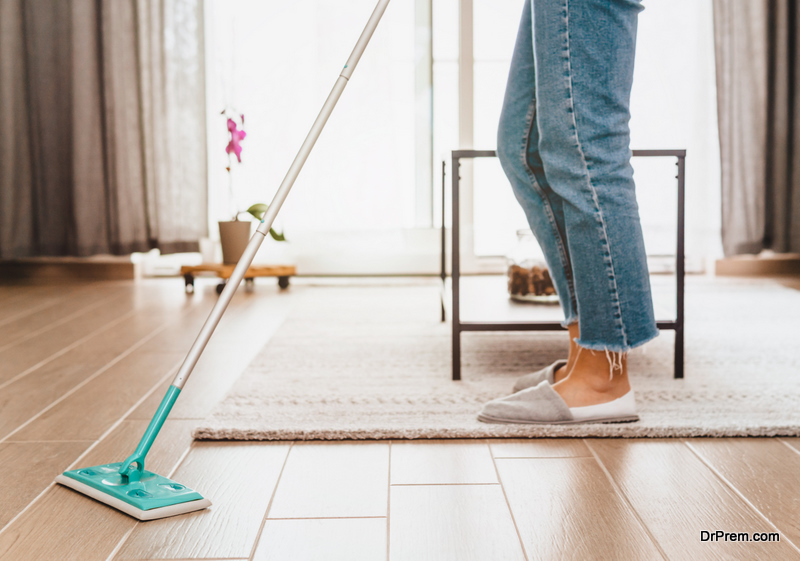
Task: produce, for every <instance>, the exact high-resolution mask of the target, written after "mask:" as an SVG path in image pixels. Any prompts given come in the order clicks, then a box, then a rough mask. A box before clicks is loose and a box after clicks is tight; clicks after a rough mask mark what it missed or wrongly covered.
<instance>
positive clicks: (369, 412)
mask: <svg viewBox="0 0 800 561" xmlns="http://www.w3.org/2000/svg"><path fill="white" fill-rule="evenodd" d="M292 291H293V295H292V298H293V300H295V302H294V307H293V310H292V312H291V313H290V315H289V317H288V318H287V320H286V322H285V323H284V325H283V326H282V327H281V328H280V330H279V332H278V333H277V334H276V335H275V336H274V337H273V338H272V339H271V340H270V342H269V343H268V344H267V345H266V346H265V347H264V348H263V349H262V350H261V352H260V353H259V355H258V356H257V357H256V358H255V359H254V361H253V362H252V363H251V364H250V366H249V367H248V368H247V370H246V371H245V372H244V373H243V374H242V376H241V378H240V379H239V380H238V381H237V382H236V383H235V384H234V386H233V388H232V389H231V391H230V392H229V394H228V395H227V397H225V398H224V399H223V400H222V402H221V403H220V404H219V405H218V406H217V407H216V409H215V410H214V411H213V412H212V414H211V415H210V416H209V417H208V418H207V419H205V420H204V421H203V422H202V423H201V425H200V426H199V427H198V428H197V429H196V430H195V433H194V436H195V438H198V439H236V440H312V439H313V440H316V439H323V440H339V439H387V438H393V439H409V438H486V437H551V436H559V437H565V436H566V437H693V436H746V435H752V436H776V435H783V436H798V435H800V292H798V291H797V290H793V289H791V288H787V287H784V286H781V285H780V284H778V283H775V282H770V281H743V280H726V281H720V280H713V281H712V280H709V279H705V278H690V279H689V283H688V292H687V303H686V317H687V320H686V322H687V323H686V339H687V343H686V378H685V379H684V380H673V379H672V341H673V335H672V332H663V333H662V335H661V336H660V337H659V338H657V339H656V340H655V341H653V342H651V343H650V344H648V345H646V346H645V347H642V348H641V349H637V350H636V351H634V352H633V353H632V354H631V357H630V360H629V368H630V371H631V373H632V383H633V386H634V389H635V390H636V395H637V402H638V404H639V409H640V415H641V421H639V422H636V423H627V424H588V425H572V426H531V425H503V424H485V423H482V422H480V421H478V420H477V419H476V413H477V412H478V410H479V409H480V407H481V404H482V403H484V402H485V401H487V400H490V399H493V398H495V397H498V396H502V395H506V394H507V393H508V392H509V390H510V388H511V386H512V385H513V382H514V380H515V378H516V377H517V376H519V375H522V374H525V373H526V372H529V371H531V370H533V369H536V368H539V367H542V366H545V365H547V364H549V363H550V362H552V361H553V360H555V359H557V358H560V357H565V356H566V350H567V339H566V336H565V334H562V333H531V332H528V333H524V332H523V333H520V332H506V333H467V334H464V335H463V358H462V361H463V376H464V380H463V381H461V382H453V381H451V380H450V379H449V377H450V326H449V324H442V323H440V322H439V321H438V320H439V317H438V316H439V303H438V299H439V292H438V288H437V287H436V286H433V285H431V284H427V285H417V286H374V285H373V286H367V285H365V286H356V287H313V286H307V287H302V286H295V287H293V288H292Z"/></svg>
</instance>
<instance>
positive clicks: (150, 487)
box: [56, 0, 389, 520]
mask: <svg viewBox="0 0 800 561" xmlns="http://www.w3.org/2000/svg"><path fill="white" fill-rule="evenodd" d="M388 4H389V0H379V2H378V5H377V6H376V7H375V10H374V11H373V12H372V15H371V16H370V18H369V21H368V22H367V25H366V27H365V28H364V31H363V32H362V33H361V36H360V37H359V39H358V42H357V43H356V46H355V47H354V48H353V52H352V53H351V54H350V58H348V59H347V63H346V64H345V65H344V68H343V69H342V72H341V74H339V77H338V78H337V80H336V83H335V84H334V86H333V89H332V90H331V93H330V94H329V95H328V98H327V99H326V100H325V104H324V105H323V106H322V110H321V111H320V112H319V115H318V116H317V119H316V120H315V121H314V124H313V125H312V127H311V130H310V131H309V133H308V135H307V136H306V139H305V140H304V141H303V144H302V146H301V147H300V150H299V151H298V152H297V156H295V158H294V161H293V162H292V165H291V166H290V167H289V171H288V172H287V173H286V176H285V177H284V179H283V181H282V182H281V185H280V187H279V188H278V191H277V193H276V194H275V197H274V198H273V199H272V202H271V203H270V205H269V207H268V209H267V211H266V212H265V213H264V216H263V217H262V219H261V223H260V224H259V226H258V228H257V229H256V232H255V234H253V237H252V238H251V239H250V242H249V243H248V245H247V248H246V249H245V251H244V254H243V255H242V257H241V259H239V262H238V263H237V265H236V268H235V269H234V270H233V274H232V275H231V278H230V280H229V281H228V282H227V284H226V285H225V289H224V290H223V291H222V293H221V294H220V295H219V299H218V300H217V302H216V304H215V305H214V308H213V309H212V310H211V313H210V314H209V316H208V319H206V321H205V323H204V324H203V327H202V329H201V330H200V334H199V335H198V336H197V339H196V340H195V342H194V344H192V347H191V349H190V350H189V353H188V354H187V356H186V358H185V359H184V361H183V364H182V365H181V367H180V369H179V370H178V373H177V375H176V376H175V379H174V381H173V382H172V385H171V386H170V387H169V389H168V390H167V393H166V395H165V396H164V399H163V400H162V401H161V405H159V406H158V409H157V410H156V413H155V415H154V416H153V419H152V420H151V421H150V424H149V425H148V427H147V430H146V431H145V433H144V435H143V436H142V440H141V441H140V442H139V445H138V446H137V447H136V451H135V452H134V453H133V454H132V455H131V456H130V457H129V458H128V459H126V460H125V461H124V462H116V463H111V464H104V465H100V466H92V467H87V468H81V469H74V470H69V471H65V472H64V473H63V474H61V475H59V476H58V477H56V482H57V483H60V484H61V485H65V486H67V487H71V488H72V489H75V490H76V491H78V492H80V493H83V494H84V495H88V496H89V497H92V498H93V499H96V500H98V501H100V502H103V503H105V504H107V505H109V506H112V507H114V508H116V509H118V510H121V511H122V512H124V513H126V514H129V515H131V516H133V517H134V518H138V519H139V520H155V519H158V518H165V517H167V516H175V515H176V514H183V513H186V512H192V511H196V510H202V509H204V508H207V507H208V506H210V505H211V501H209V500H208V499H207V498H205V497H203V496H202V495H201V494H200V493H198V492H197V491H195V490H193V489H190V488H188V487H186V486H185V485H182V484H180V483H178V482H176V481H172V480H171V479H168V478H166V477H163V476H161V475H158V474H155V473H152V472H150V471H146V470H145V469H144V466H145V461H144V460H145V456H147V452H148V451H149V450H150V447H151V446H152V445H153V442H154V441H155V439H156V436H158V433H159V431H160V430H161V427H162V426H163V424H164V421H165V420H166V418H167V416H168V415H169V412H170V410H171V409H172V406H173V405H174V404H175V400H177V399H178V395H180V393H181V389H182V388H183V386H184V384H186V380H187V379H188V378H189V375H190V374H191V373H192V370H193V369H194V366H195V364H197V361H198V360H199V358H200V355H201V354H202V353H203V350H204V349H205V347H206V344H207V343H208V340H209V339H210V338H211V335H212V333H214V329H215V328H216V327H217V324H218V323H219V320H220V318H222V314H223V313H225V309H226V308H227V307H228V304H229V303H230V301H231V298H232V297H233V294H234V292H236V289H237V288H238V287H239V284H240V283H241V282H242V278H243V277H244V274H245V272H246V271H247V269H248V267H250V264H251V263H252V261H253V258H254V257H255V255H256V252H258V248H259V247H261V243H262V242H263V241H264V238H265V237H266V235H267V233H268V232H269V230H270V228H271V227H272V223H273V222H274V220H275V217H276V216H277V214H278V211H279V210H280V208H281V205H282V204H283V202H284V200H285V199H286V196H287V195H288V194H289V190H290V189H291V188H292V185H293V184H294V181H295V179H296V178H297V176H298V174H299V173H300V170H301V169H302V168H303V164H305V161H306V159H307V158H308V155H309V153H311V149H312V148H313V147H314V144H315V143H316V141H317V138H319V135H320V133H321V132H322V129H323V128H324V127H325V123H326V122H327V121H328V117H330V115H331V112H332V111H333V108H334V107H335V106H336V102H337V101H338V100H339V97H340V96H341V95H342V91H344V87H345V86H346V85H347V82H348V80H349V79H350V76H351V75H352V74H353V71H354V70H355V67H356V64H358V61H359V59H360V58H361V55H362V54H363V52H364V49H365V48H366V47H367V43H369V40H370V38H371V37H372V34H373V32H374V31H375V28H376V27H377V25H378V22H379V21H380V19H381V17H382V16H383V13H384V11H385V10H386V6H387V5H388Z"/></svg>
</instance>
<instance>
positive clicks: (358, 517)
mask: <svg viewBox="0 0 800 561" xmlns="http://www.w3.org/2000/svg"><path fill="white" fill-rule="evenodd" d="M386 518H388V517H387V516H296V517H280V518H265V519H264V520H265V521H266V522H273V521H280V520H384V519H386Z"/></svg>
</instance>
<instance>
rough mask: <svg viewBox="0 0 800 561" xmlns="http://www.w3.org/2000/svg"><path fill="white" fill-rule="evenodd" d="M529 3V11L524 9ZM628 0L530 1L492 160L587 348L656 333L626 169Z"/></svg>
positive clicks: (621, 345) (617, 347)
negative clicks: (500, 170) (496, 160)
mask: <svg viewBox="0 0 800 561" xmlns="http://www.w3.org/2000/svg"><path fill="white" fill-rule="evenodd" d="M531 5H532V7H531ZM641 9H642V7H641V5H640V3H639V2H638V1H635V0H526V3H525V8H524V10H523V12H522V21H521V22H520V28H519V34H518V36H517V42H516V46H515V47H514V56H513V59H512V61H511V71H510V73H509V77H508V85H507V87H506V94H505V100H504V102H503V111H502V115H501V117H500V127H499V131H498V140H497V153H498V157H499V159H500V163H501V164H502V166H503V170H504V171H505V173H506V175H507V176H508V179H509V181H510V182H511V185H512V187H513V189H514V194H515V195H516V198H517V200H518V201H519V203H520V204H521V205H522V208H523V209H524V211H525V214H526V216H527V218H528V222H529V223H530V226H531V229H532V230H533V232H534V234H535V235H536V238H537V239H538V241H539V244H540V245H541V246H542V250H543V252H544V255H545V259H546V260H547V263H548V267H549V268H550V275H551V277H552V278H553V283H554V285H555V287H556V291H557V292H558V295H559V299H560V301H561V306H562V308H563V309H564V316H565V321H564V326H567V325H570V324H572V323H574V322H575V321H577V322H578V324H579V327H580V337H579V338H578V339H577V340H576V343H577V344H578V345H580V346H581V347H583V348H587V349H593V350H607V351H615V352H626V351H628V350H630V349H631V348H633V347H636V346H638V345H641V344H643V343H645V342H647V341H649V340H650V339H653V338H654V337H656V336H657V335H658V329H657V328H656V324H655V319H654V317H653V302H652V297H651V293H650V277H649V273H648V271H647V259H646V255H645V249H644V240H643V238H642V227H641V223H640V221H639V207H638V205H637V203H636V193H635V188H634V183H633V169H632V168H631V165H630V157H631V151H630V129H629V126H628V121H629V120H630V111H629V106H630V92H631V84H632V81H633V60H634V52H635V47H636V23H637V18H638V14H639V12H640V11H641Z"/></svg>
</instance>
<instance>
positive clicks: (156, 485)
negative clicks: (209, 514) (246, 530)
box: [56, 462, 211, 520]
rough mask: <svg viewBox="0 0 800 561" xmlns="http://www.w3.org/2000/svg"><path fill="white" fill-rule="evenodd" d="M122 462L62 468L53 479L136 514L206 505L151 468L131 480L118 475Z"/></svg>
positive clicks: (160, 514)
mask: <svg viewBox="0 0 800 561" xmlns="http://www.w3.org/2000/svg"><path fill="white" fill-rule="evenodd" d="M121 466H122V463H119V462H118V463H114V464H105V465H102V466H92V467H88V468H82V469H74V470H70V471H65V472H64V473H63V474H62V475H59V476H58V477H57V478H56V482H58V483H60V484H62V485H65V486H67V487H71V488H73V489H75V490H76V491H79V492H81V493H83V494H84V495H88V496H90V497H92V498H93V499H96V500H98V501H100V502H103V503H106V504H107V505H109V506H112V507H114V508H116V509H117V510H121V511H122V512H124V513H126V514H129V515H131V516H133V517H134V518H138V519H139V520H155V519H157V518H165V517H167V516H175V515H176V514H184V513H186V512H192V511H195V510H200V509H204V508H207V507H208V506H210V505H211V501H209V500H208V499H205V498H203V496H202V495H201V494H200V493H198V492H197V491H194V490H192V489H189V488H188V487H186V486H185V485H181V484H180V483H176V482H175V481H172V480H171V479H167V478H166V477H162V476H161V475H158V474H156V473H153V472H150V471H142V475H141V479H139V481H134V480H133V479H134V478H129V477H126V476H124V475H120V473H119V471H120V467H121Z"/></svg>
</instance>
